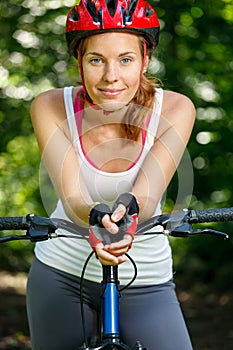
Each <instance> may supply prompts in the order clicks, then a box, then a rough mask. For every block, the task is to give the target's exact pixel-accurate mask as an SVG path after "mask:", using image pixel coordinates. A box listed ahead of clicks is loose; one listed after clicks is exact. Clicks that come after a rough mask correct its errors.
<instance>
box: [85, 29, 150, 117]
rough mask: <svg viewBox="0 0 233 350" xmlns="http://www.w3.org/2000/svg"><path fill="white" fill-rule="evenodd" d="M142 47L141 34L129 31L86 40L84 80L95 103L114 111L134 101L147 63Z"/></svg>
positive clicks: (100, 35) (95, 36) (105, 34)
mask: <svg viewBox="0 0 233 350" xmlns="http://www.w3.org/2000/svg"><path fill="white" fill-rule="evenodd" d="M140 46H141V44H140V39H139V37H138V36H136V35H134V34H128V33H117V32H113V33H104V34H98V35H94V36H91V37H89V38H88V39H86V42H85V51H84V54H83V59H82V69H83V80H84V84H85V88H86V90H87V93H88V94H89V96H90V97H91V99H92V101H93V102H94V103H95V104H97V105H101V107H102V108H104V109H105V110H111V111H112V110H117V109H119V108H121V107H122V106H123V105H126V104H127V103H128V102H130V101H131V100H132V98H133V97H134V95H135V93H136V91H137V90H138V87H139V85H140V80H141V74H142V72H144V71H146V69H147V65H148V62H146V64H144V65H143V63H142V62H143V57H142V53H141V47H140ZM147 61H148V59H147ZM142 65H143V66H144V67H142Z"/></svg>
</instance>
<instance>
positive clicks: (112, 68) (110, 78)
mask: <svg viewBox="0 0 233 350" xmlns="http://www.w3.org/2000/svg"><path fill="white" fill-rule="evenodd" d="M103 78H104V80H105V81H107V82H109V83H112V82H115V81H117V80H118V79H119V71H118V67H117V65H116V64H115V63H108V64H106V66H105V70H104V77H103Z"/></svg>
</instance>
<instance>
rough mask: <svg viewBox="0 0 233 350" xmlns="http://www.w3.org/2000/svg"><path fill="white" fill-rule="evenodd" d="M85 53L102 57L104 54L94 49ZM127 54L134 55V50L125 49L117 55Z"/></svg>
mask: <svg viewBox="0 0 233 350" xmlns="http://www.w3.org/2000/svg"><path fill="white" fill-rule="evenodd" d="M86 55H93V56H100V57H104V55H102V54H101V53H100V52H95V51H90V52H87V53H86ZM127 55H135V56H137V54H136V52H134V51H126V52H122V53H120V54H119V56H118V57H121V56H127Z"/></svg>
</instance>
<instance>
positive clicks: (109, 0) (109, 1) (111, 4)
mask: <svg viewBox="0 0 233 350" xmlns="http://www.w3.org/2000/svg"><path fill="white" fill-rule="evenodd" d="M106 5H107V8H108V12H109V14H110V15H111V17H114V16H115V13H116V9H117V1H116V0H106Z"/></svg>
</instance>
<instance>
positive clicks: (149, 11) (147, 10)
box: [145, 6, 153, 17]
mask: <svg viewBox="0 0 233 350" xmlns="http://www.w3.org/2000/svg"><path fill="white" fill-rule="evenodd" d="M145 16H146V17H151V16H153V11H152V10H151V9H150V8H149V7H148V6H147V7H146V9H145Z"/></svg>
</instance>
